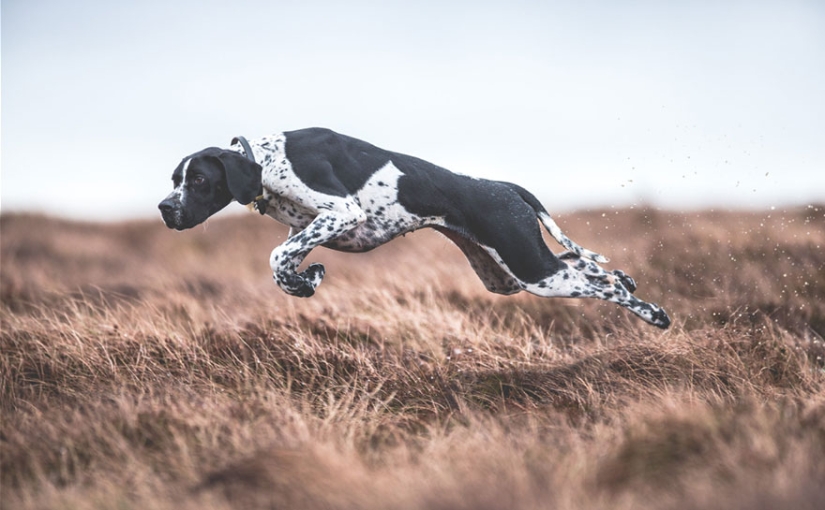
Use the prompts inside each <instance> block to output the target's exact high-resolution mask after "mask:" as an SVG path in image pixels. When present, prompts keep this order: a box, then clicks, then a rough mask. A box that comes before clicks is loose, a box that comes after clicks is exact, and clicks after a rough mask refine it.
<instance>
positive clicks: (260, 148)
mask: <svg viewBox="0 0 825 510" xmlns="http://www.w3.org/2000/svg"><path fill="white" fill-rule="evenodd" d="M244 140H245V141H246V142H247V146H248V151H249V152H247V147H245V146H244V144H242V143H241V141H240V139H239V138H235V139H234V140H232V144H231V145H230V147H229V149H230V150H233V151H235V152H237V153H238V154H241V155H242V156H244V157H246V158H249V159H251V160H252V161H254V162H255V163H257V164H259V165H261V174H262V176H263V175H264V174H265V173H266V170H267V167H269V166H271V165H272V164H273V162H275V161H278V160H279V159H283V157H284V156H285V153H286V152H285V150H284V147H285V138H284V135H283V134H278V135H273V136H265V137H262V138H256V139H252V140H246V139H244ZM261 184H262V188H263V192H262V193H261V195H259V196H257V197H255V200H253V201H252V202H250V203H249V204H247V208H248V209H249V210H250V211H257V212H259V213H261V214H265V213H266V209H267V206H268V198H269V197H268V196H267V190H266V186H265V185H264V183H263V182H262V183H261Z"/></svg>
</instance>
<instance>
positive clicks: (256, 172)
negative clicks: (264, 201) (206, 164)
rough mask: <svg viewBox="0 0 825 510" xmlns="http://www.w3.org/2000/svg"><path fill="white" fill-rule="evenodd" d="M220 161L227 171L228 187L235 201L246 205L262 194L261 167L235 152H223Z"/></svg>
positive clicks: (219, 157)
mask: <svg viewBox="0 0 825 510" xmlns="http://www.w3.org/2000/svg"><path fill="white" fill-rule="evenodd" d="M218 159H219V160H220V161H221V164H223V169H224V171H226V185H227V186H228V187H229V192H230V193H232V196H233V197H235V200H237V201H238V202H239V203H241V204H243V205H246V204H248V203H250V202H252V201H253V200H255V198H256V197H257V196H258V195H260V194H261V193H262V191H263V187H262V185H261V169H262V167H261V165H259V164H258V163H255V162H254V161H250V160H249V159H248V158H246V157H245V156H244V155H242V154H238V153H237V152H234V151H226V150H225V151H221V153H220V155H219V156H218Z"/></svg>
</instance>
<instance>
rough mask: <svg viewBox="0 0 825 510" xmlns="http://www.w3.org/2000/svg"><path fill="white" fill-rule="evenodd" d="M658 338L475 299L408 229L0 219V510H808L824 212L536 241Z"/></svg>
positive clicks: (606, 220) (822, 435)
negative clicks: (289, 278) (587, 275)
mask: <svg viewBox="0 0 825 510" xmlns="http://www.w3.org/2000/svg"><path fill="white" fill-rule="evenodd" d="M559 220H560V221H559V223H560V224H561V226H562V228H563V229H565V230H566V231H567V232H568V233H569V234H570V235H571V236H572V237H573V238H574V239H576V240H577V241H579V242H580V243H581V244H583V245H584V246H587V247H589V248H592V249H594V250H596V251H599V252H602V253H605V254H607V255H609V256H611V257H612V259H613V261H614V263H615V265H611V266H610V267H619V268H622V269H624V270H626V271H627V272H628V273H629V274H631V275H633V276H634V277H635V278H636V280H637V282H638V283H639V291H638V294H639V295H640V297H642V298H643V299H648V300H651V301H655V302H658V303H660V304H662V305H663V306H665V307H666V308H667V309H668V311H669V312H670V313H671V316H672V317H673V318H674V319H675V322H674V326H673V327H672V328H671V329H670V330H669V331H666V332H661V331H660V330H657V329H655V328H652V327H650V326H647V325H645V324H644V323H642V322H641V321H639V320H637V319H636V318H634V317H632V316H630V315H629V314H628V313H627V312H626V311H624V310H622V309H620V308H619V307H616V306H615V305H611V304H607V303H598V302H589V301H576V300H566V301H565V300H546V299H540V298H537V297H534V296H529V295H519V296H514V297H500V296H495V295H492V294H489V293H487V292H486V291H485V290H484V289H483V286H482V284H481V283H480V282H479V281H478V280H477V279H476V277H475V275H474V274H473V273H472V271H471V270H470V268H469V266H468V264H467V263H466V261H465V260H463V258H462V256H461V254H460V252H459V251H458V249H457V248H455V247H454V246H452V245H451V244H450V243H449V242H448V241H447V240H446V239H444V238H442V237H439V236H438V235H437V234H435V233H433V232H420V233H416V234H412V235H410V236H407V237H406V238H404V239H400V240H397V241H395V242H393V243H391V244H389V245H387V246H384V247H382V248H379V249H378V250H376V251H374V252H371V253H367V254H362V255H347V254H339V253H335V252H332V251H328V250H318V251H317V252H315V253H313V254H311V256H310V260H311V261H322V262H324V263H325V264H326V265H327V274H328V276H327V279H326V280H325V282H324V284H323V285H322V286H321V287H320V289H319V292H318V294H316V296H315V297H313V298H311V299H308V300H301V299H298V298H291V297H288V296H286V295H284V294H283V293H282V292H281V291H280V290H279V289H277V287H276V286H275V285H274V284H273V283H272V281H271V276H270V274H269V269H268V265H267V257H268V254H269V251H270V250H271V248H272V247H274V246H275V245H276V244H277V243H279V242H280V241H281V240H282V239H283V237H284V234H285V232H284V231H283V230H282V229H280V228H279V227H278V226H277V225H276V224H275V223H274V222H271V221H268V220H265V219H262V218H259V217H257V216H254V215H244V216H239V217H228V218H223V219H219V220H213V221H211V222H210V223H209V224H208V227H207V228H197V229H195V230H193V231H190V232H187V233H184V234H177V233H174V232H171V231H168V230H166V229H165V228H164V227H163V226H162V225H161V224H160V222H159V221H158V222H146V223H144V222H135V223H127V224H118V225H92V224H82V223H72V222H66V221H59V220H54V219H48V218H42V217H34V216H4V217H2V220H1V221H2V225H0V229H2V238H1V243H0V247H1V248H2V265H0V292H2V307H1V308H0V319H2V336H1V337H0V412H2V424H1V425H0V448H1V449H0V468H1V469H2V472H1V473H0V484H2V485H0V490H1V491H2V501H3V507H4V508H72V509H85V508H119V509H122V508H135V509H138V508H160V509H164V508H170V509H171V508H174V509H186V508H216V509H218V508H307V509H312V508H335V509H339V508H340V509H346V508H353V509H354V508H359V509H371V508H392V509H398V508H409V509H448V508H449V509H462V508H466V509H485V508H489V509H501V508H514V509H532V508H558V509H576V508H605V509H607V508H610V509H621V508H628V509H629V508H661V509H692V508H697V509H698V508H702V509H707V508H742V509H746V508H747V509H751V508H766V509H767V508H799V509H804V508H811V509H813V508H820V505H821V503H822V501H823V500H825V398H823V389H825V371H824V369H825V361H823V357H825V348H824V347H823V343H822V337H823V335H825V249H823V247H825V207H822V206H817V207H805V208H798V209H791V210H785V211H766V212H760V213H720V212H696V213H680V214H677V213H664V212H660V211H654V210H647V209H645V210H606V211H598V212H589V213H580V214H575V215H569V216H566V217H561V218H559Z"/></svg>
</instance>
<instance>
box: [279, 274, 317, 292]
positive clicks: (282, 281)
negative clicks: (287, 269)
mask: <svg viewBox="0 0 825 510" xmlns="http://www.w3.org/2000/svg"><path fill="white" fill-rule="evenodd" d="M273 278H274V279H275V283H277V284H278V287H280V288H281V290H283V291H284V292H286V293H287V294H289V295H291V296H297V297H310V296H312V295H313V294H315V287H314V286H313V285H312V282H310V281H309V280H307V279H306V278H304V277H303V276H301V275H299V274H297V273H280V274H277V273H276V274H274V275H273Z"/></svg>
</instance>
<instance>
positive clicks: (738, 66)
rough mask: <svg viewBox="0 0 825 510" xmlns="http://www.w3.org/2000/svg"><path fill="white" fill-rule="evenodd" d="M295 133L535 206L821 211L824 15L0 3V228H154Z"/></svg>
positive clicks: (607, 7) (721, 9)
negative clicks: (206, 155) (176, 179)
mask: <svg viewBox="0 0 825 510" xmlns="http://www.w3.org/2000/svg"><path fill="white" fill-rule="evenodd" d="M310 126H324V127H329V128H331V129H334V130H336V131H339V132H342V133H345V134H348V135H351V136H355V137H357V138H362V139H364V140H366V141H369V142H371V143H373V144H375V145H378V146H381V147H384V148H387V149H390V150H395V151H398V152H404V153H408V154H413V155H416V156H418V157H421V158H424V159H427V160H429V161H432V162H433V163H436V164H439V165H442V166H445V167H447V168H449V169H451V170H454V171H459V172H462V173H466V174H470V175H473V176H478V177H486V178H494V179H504V180H509V181H513V182H517V183H519V184H522V185H524V186H525V187H527V188H529V189H530V190H532V191H533V192H534V193H535V194H536V195H538V196H539V197H540V198H541V199H542V201H544V203H545V205H546V206H547V208H548V209H549V210H550V211H563V210H572V209H582V208H590V207H628V206H643V205H652V206H655V207H661V208H666V209H682V210H684V209H699V208H709V207H710V208H723V209H737V208H747V209H755V208H768V207H776V206H782V205H798V204H806V203H808V202H812V201H819V202H821V201H822V200H823V198H825V3H823V2H821V1H816V0H812V1H741V2H740V1H725V2H715V1H706V2H702V1H695V2H690V1H685V2H658V1H634V2H611V1H583V2H556V1H541V2H540V1H520V0H508V1H506V2H504V1H502V2H493V1H483V0H473V1H453V2H447V1H443V0H439V1H429V0H419V1H416V2H396V1H382V2H379V1H373V2H370V1H362V0H348V1H346V2H338V1H331V0H330V1H313V0H301V1H291V0H289V1H284V0H280V1H253V0H237V1H234V2H225V1H221V2H218V1H203V0H198V1H185V0H184V1H170V0H162V1H154V0H144V1H141V2H110V1H102V0H78V1H74V2H65V1H52V0H4V1H3V3H2V128H3V132H2V202H0V203H1V204H2V206H1V207H2V211H3V212H4V213H5V212H13V211H33V212H45V213H48V214H53V215H61V216H67V217H71V218H79V219H93V220H104V221H114V220H120V219H127V218H153V217H156V216H157V214H156V204H157V202H158V201H159V200H160V199H162V198H163V197H164V196H165V195H166V194H167V193H168V192H169V191H170V190H171V181H170V176H171V172H172V170H173V169H174V167H175V166H176V165H177V164H178V162H179V161H180V160H181V158H182V157H184V156H186V155H188V154H190V153H192V152H195V151H197V150H199V149H201V148H204V147H207V146H227V145H228V143H229V141H230V139H231V138H232V137H233V136H235V135H241V134H242V135H244V136H246V137H248V138H254V137H258V136H263V135H267V134H271V133H275V132H279V131H285V130H291V129H298V128H302V127H310ZM228 210H229V212H230V213H231V212H237V211H243V210H244V209H243V208H242V207H240V206H238V205H237V204H235V205H232V206H230V207H229V208H228Z"/></svg>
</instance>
